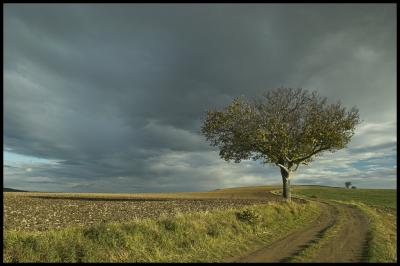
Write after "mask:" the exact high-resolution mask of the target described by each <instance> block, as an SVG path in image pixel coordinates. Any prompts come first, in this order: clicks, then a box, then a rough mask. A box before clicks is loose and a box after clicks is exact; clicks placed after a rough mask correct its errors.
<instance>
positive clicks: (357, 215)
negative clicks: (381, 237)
mask: <svg viewBox="0 0 400 266" xmlns="http://www.w3.org/2000/svg"><path fill="white" fill-rule="evenodd" d="M320 204H322V206H321V208H322V213H321V215H320V216H319V217H318V219H316V220H315V222H313V223H311V224H309V225H307V226H306V227H303V228H301V229H298V230H295V231H293V232H291V233H290V234H289V235H287V236H285V237H283V238H281V239H279V240H277V241H275V242H273V243H271V244H269V245H268V246H266V247H263V248H261V249H258V250H256V251H253V252H249V253H247V254H245V255H242V256H240V257H234V258H229V259H227V260H226V262H287V261H288V260H289V259H290V258H291V257H293V256H295V255H297V254H298V253H299V252H300V251H302V250H304V249H305V248H306V247H307V246H309V245H310V244H312V243H313V242H314V241H317V240H318V239H319V238H321V237H322V236H323V234H324V232H325V231H326V230H327V229H328V228H329V227H331V226H332V225H333V224H334V223H336V216H337V213H338V211H337V208H345V210H346V215H347V217H346V222H345V224H344V226H343V227H342V228H341V229H340V231H339V233H338V234H337V235H336V236H335V237H333V238H332V239H331V240H330V241H329V242H328V243H326V244H325V245H324V246H323V247H322V248H321V249H320V250H319V251H318V253H317V255H316V256H315V258H313V260H312V261H313V262H362V261H364V260H365V253H366V243H367V230H368V219H367V218H366V217H365V215H363V214H362V213H361V211H360V210H358V209H356V208H352V207H348V206H346V205H343V204H340V205H339V204H337V205H336V204H335V205H331V204H326V203H320Z"/></svg>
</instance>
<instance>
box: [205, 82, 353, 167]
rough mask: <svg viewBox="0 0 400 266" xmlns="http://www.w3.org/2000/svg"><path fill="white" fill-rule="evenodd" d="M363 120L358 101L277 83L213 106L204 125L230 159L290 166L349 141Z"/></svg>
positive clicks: (332, 149) (212, 142)
mask: <svg viewBox="0 0 400 266" xmlns="http://www.w3.org/2000/svg"><path fill="white" fill-rule="evenodd" d="M359 122H360V120H359V112H358V109H357V108H356V107H353V108H351V109H350V110H347V109H346V108H345V107H343V106H342V105H341V102H340V101H339V102H337V103H328V102H327V99H326V98H325V97H321V96H319V95H318V93H317V92H316V91H313V92H309V91H308V90H304V89H301V88H299V89H292V88H278V89H274V90H269V91H266V92H265V93H264V94H263V95H262V96H261V97H260V98H257V99H255V100H252V101H249V100H247V99H245V98H244V97H238V98H235V99H234V100H233V102H232V103H231V104H230V105H229V106H227V107H225V108H224V109H223V110H222V111H218V110H209V111H208V112H207V115H206V118H205V120H204V123H203V125H202V128H201V131H202V133H203V134H204V135H205V136H206V138H207V140H208V141H210V142H211V145H212V146H215V147H218V148H219V150H220V153H219V154H220V157H221V158H223V159H225V160H227V161H230V160H233V161H235V162H236V163H239V162H240V161H241V160H245V159H253V160H262V162H264V163H273V164H276V165H278V166H279V167H281V169H284V170H285V171H287V172H289V171H296V170H297V167H298V166H299V165H300V164H308V163H310V162H311V161H312V160H313V159H314V157H315V156H317V155H318V154H320V153H321V152H324V151H330V152H334V151H336V150H339V149H342V148H344V147H346V145H347V144H348V143H349V142H350V140H351V137H352V136H353V135H354V130H355V127H356V125H357V124H359Z"/></svg>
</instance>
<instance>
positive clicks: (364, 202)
mask: <svg viewBox="0 0 400 266" xmlns="http://www.w3.org/2000/svg"><path fill="white" fill-rule="evenodd" d="M396 192H397V191H396V190H395V189H344V188H343V189H342V188H327V187H296V188H295V189H294V193H296V194H298V195H301V196H306V197H309V198H311V199H316V200H329V201H333V202H337V203H341V204H350V205H353V206H356V207H357V208H359V209H360V210H362V211H363V212H364V213H365V214H366V215H367V216H368V218H369V220H370V228H369V231H368V254H367V256H368V262H397V220H396V214H397V205H396V196H397V194H396ZM339 221H340V219H339ZM338 226H339V225H337V226H336V227H338ZM332 230H333V229H332ZM332 230H331V231H332ZM331 231H330V230H328V231H327V232H326V233H325V234H324V236H323V237H322V239H320V240H319V241H318V242H317V243H315V244H314V245H312V246H311V247H310V248H308V250H305V251H304V252H303V253H301V254H300V255H299V256H297V257H296V258H293V259H294V261H307V259H308V258H309V256H310V255H311V254H313V253H314V252H316V251H317V249H318V247H320V246H321V245H322V244H323V243H324V242H326V241H327V240H328V239H329V238H330V237H331V235H332V234H331V233H330V232H331Z"/></svg>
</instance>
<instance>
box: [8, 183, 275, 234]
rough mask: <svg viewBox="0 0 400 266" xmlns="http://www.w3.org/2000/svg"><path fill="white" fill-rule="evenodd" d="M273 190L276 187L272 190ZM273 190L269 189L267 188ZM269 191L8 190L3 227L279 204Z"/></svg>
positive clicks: (49, 226) (32, 227)
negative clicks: (127, 192)
mask: <svg viewBox="0 0 400 266" xmlns="http://www.w3.org/2000/svg"><path fill="white" fill-rule="evenodd" d="M271 189H272V187H271ZM268 190H269V189H268ZM268 190H265V187H264V189H260V191H254V189H253V190H251V192H250V191H246V188H244V189H242V190H239V191H234V192H232V191H229V192H226V191H224V190H217V191H212V192H192V193H163V194H160V193H158V194H151V193H146V194H100V193H30V192H29V193H27V192H23V193H20V192H5V193H4V194H3V199H4V215H3V219H4V220H3V229H4V230H16V231H47V230H50V229H55V230H57V229H62V228H65V227H68V226H82V227H83V226H88V225H94V224H99V223H104V222H107V223H110V222H129V221H134V220H139V219H145V218H158V217H161V216H174V215H176V214H177V213H192V212H203V211H212V210H226V209H232V208H238V207H242V206H246V205H254V204H263V203H267V202H271V201H277V200H280V197H277V196H274V195H273V194H271V193H267V191H268Z"/></svg>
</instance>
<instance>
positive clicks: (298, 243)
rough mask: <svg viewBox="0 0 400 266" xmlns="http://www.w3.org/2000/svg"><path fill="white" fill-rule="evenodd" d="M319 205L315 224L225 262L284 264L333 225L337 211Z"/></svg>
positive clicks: (328, 206) (333, 208) (327, 206)
mask: <svg viewBox="0 0 400 266" xmlns="http://www.w3.org/2000/svg"><path fill="white" fill-rule="evenodd" d="M319 204H321V210H322V212H321V214H320V216H319V217H318V218H317V219H316V220H315V222H313V223H311V224H309V225H307V226H306V227H303V228H299V229H297V230H295V231H293V232H292V233H290V234H289V235H287V236H285V237H283V238H281V239H279V240H277V241H275V242H273V243H271V244H269V245H268V246H266V247H263V248H261V249H259V250H257V251H255V252H251V253H248V254H245V255H244V256H240V257H233V258H229V259H227V260H226V262H284V261H286V260H287V259H288V258H290V257H292V256H294V255H295V254H296V253H298V252H299V250H303V249H304V248H306V247H307V246H308V245H309V244H310V243H311V242H312V241H313V240H315V239H317V238H319V237H321V235H322V234H323V233H324V231H325V230H326V229H327V228H329V227H330V226H332V225H333V224H334V223H335V221H336V220H335V217H336V214H337V210H336V209H335V207H332V206H330V205H328V204H324V203H319Z"/></svg>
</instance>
